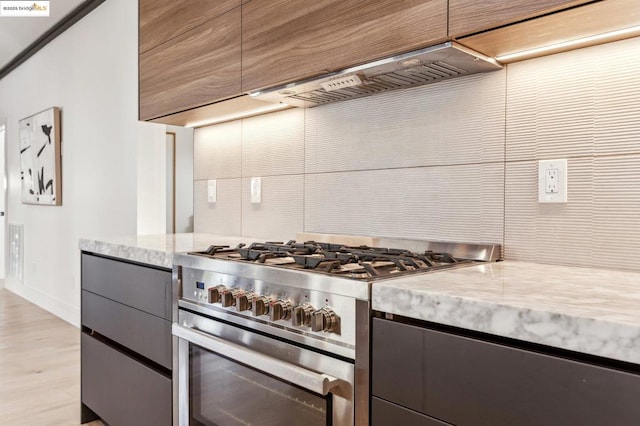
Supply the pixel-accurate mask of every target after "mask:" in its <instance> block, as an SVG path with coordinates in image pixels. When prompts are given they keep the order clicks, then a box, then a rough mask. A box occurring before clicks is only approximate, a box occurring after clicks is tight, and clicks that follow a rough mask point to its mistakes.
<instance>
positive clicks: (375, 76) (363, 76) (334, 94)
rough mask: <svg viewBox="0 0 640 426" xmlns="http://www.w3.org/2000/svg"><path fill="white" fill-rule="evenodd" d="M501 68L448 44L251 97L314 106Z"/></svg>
mask: <svg viewBox="0 0 640 426" xmlns="http://www.w3.org/2000/svg"><path fill="white" fill-rule="evenodd" d="M501 68H502V65H501V64H500V63H499V62H497V61H496V60H495V59H493V58H489V57H487V56H485V55H483V54H481V53H478V52H475V51H473V50H471V49H468V48H466V47H464V46H462V45H460V44H458V43H455V42H451V41H448V42H446V43H442V44H438V45H436V46H431V47H428V48H425V49H420V50H415V51H412V52H408V53H403V54H401V55H397V56H393V57H389V58H385V59H380V60H378V61H374V62H369V63H366V64H363V65H358V66H355V67H351V68H347V69H344V70H341V71H337V72H333V73H330V74H323V75H321V76H318V77H314V78H310V79H306V80H303V81H298V82H294V83H289V84H286V85H282V86H278V87H273V88H268V89H264V90H257V91H252V92H250V93H249V95H250V96H251V97H252V98H253V99H256V100H261V101H267V102H274V103H286V104H288V105H293V106H299V107H314V106H318V105H325V104H329V103H333V102H338V101H344V100H347V99H355V98H360V97H364V96H369V95H373V94H376V93H380V92H386V91H390V90H396V89H405V88H408V87H416V86H422V85H425V84H429V83H437V82H439V81H442V80H447V79H450V78H455V77H462V76H465V75H471V74H476V73H482V72H488V71H496V70H499V69H501Z"/></svg>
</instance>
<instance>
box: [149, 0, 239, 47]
mask: <svg viewBox="0 0 640 426" xmlns="http://www.w3.org/2000/svg"><path fill="white" fill-rule="evenodd" d="M139 6H140V21H139V29H140V39H139V52H140V53H143V52H146V51H147V50H149V49H152V48H154V47H156V46H159V45H161V44H162V43H164V42H166V41H168V40H171V39H172V38H174V37H176V36H178V35H180V34H182V33H185V32H187V31H189V30H191V29H193V28H195V27H197V26H199V25H202V24H204V23H205V22H207V21H208V20H210V19H212V18H215V17H216V16H219V15H222V14H223V13H224V12H227V11H229V10H231V9H233V8H235V7H238V6H240V0H190V1H188V2H184V1H176V0H140V3H139Z"/></svg>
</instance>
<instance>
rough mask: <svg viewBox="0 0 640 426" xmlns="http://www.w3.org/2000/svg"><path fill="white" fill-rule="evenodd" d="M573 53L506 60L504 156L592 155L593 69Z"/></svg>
mask: <svg viewBox="0 0 640 426" xmlns="http://www.w3.org/2000/svg"><path fill="white" fill-rule="evenodd" d="M571 53H574V52H571ZM574 56H578V58H566V60H560V59H559V58H558V57H557V56H547V57H544V58H539V59H536V60H532V61H524V62H520V63H515V64H511V65H509V68H508V72H507V148H506V150H507V161H514V160H530V159H534V158H564V157H570V156H585V155H592V154H593V146H594V137H593V116H594V102H595V96H594V88H593V87H594V73H593V68H592V67H590V66H588V64H585V60H582V61H581V60H580V58H584V55H574ZM587 59H588V58H587Z"/></svg>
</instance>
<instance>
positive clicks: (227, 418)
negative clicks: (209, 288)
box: [173, 313, 354, 426]
mask: <svg viewBox="0 0 640 426" xmlns="http://www.w3.org/2000/svg"><path fill="white" fill-rule="evenodd" d="M181 315H182V313H181ZM185 315H187V316H190V317H191V319H190V321H181V322H182V323H183V325H179V324H174V325H173V334H174V335H175V336H176V337H178V395H177V402H178V407H177V408H178V419H179V424H180V425H183V426H186V425H215V426H227V425H234V426H235V425H261V426H270V425H274V426H276V425H277V426H279V425H283V424H304V425H318V426H320V425H322V426H325V425H340V426H342V425H352V424H353V413H354V409H353V375H354V366H353V364H352V363H349V362H346V361H343V360H340V359H336V358H333V357H330V356H327V355H324V354H320V353H317V352H314V351H312V350H309V349H305V348H301V347H299V346H294V345H291V344H289V343H286V342H283V341H280V340H275V339H272V338H269V337H266V336H263V335H259V334H256V333H253V332H251V331H248V330H245V329H241V328H238V327H235V326H232V325H229V324H221V323H219V322H218V321H215V320H212V319H209V318H198V316H197V315H194V314H191V313H185ZM183 316H184V315H183ZM194 322H200V323H203V322H204V327H198V326H197V325H194V324H193V323H194ZM189 323H191V324H190V325H186V324H189ZM199 328H205V329H207V331H202V330H201V329H199ZM216 329H218V330H220V331H221V333H216V334H223V336H216V335H214V334H211V331H212V330H214V332H215V330H216Z"/></svg>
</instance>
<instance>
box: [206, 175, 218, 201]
mask: <svg viewBox="0 0 640 426" xmlns="http://www.w3.org/2000/svg"><path fill="white" fill-rule="evenodd" d="M217 201H218V190H217V181H216V180H215V179H211V180H208V181H207V202H209V203H216V202H217Z"/></svg>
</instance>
